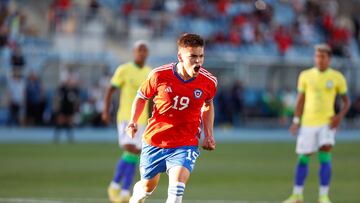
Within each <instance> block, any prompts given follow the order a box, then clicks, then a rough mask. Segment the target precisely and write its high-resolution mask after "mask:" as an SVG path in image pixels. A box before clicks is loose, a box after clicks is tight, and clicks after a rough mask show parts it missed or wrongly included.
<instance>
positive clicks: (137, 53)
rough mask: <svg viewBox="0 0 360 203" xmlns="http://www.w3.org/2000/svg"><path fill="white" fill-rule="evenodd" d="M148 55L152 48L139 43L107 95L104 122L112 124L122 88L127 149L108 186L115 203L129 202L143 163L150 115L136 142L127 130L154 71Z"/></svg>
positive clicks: (121, 126)
mask: <svg viewBox="0 0 360 203" xmlns="http://www.w3.org/2000/svg"><path fill="white" fill-rule="evenodd" d="M147 56H148V46H147V44H146V42H144V41H138V42H136V43H135V45H134V61H133V62H129V63H125V64H123V65H120V66H119V67H118V68H117V69H116V71H115V73H114V75H113V77H112V79H111V84H110V86H109V88H108V89H107V92H106V95H105V106H104V111H103V113H102V119H103V120H104V121H105V122H106V123H109V122H110V114H109V110H110V103H111V97H112V95H113V93H114V92H115V91H116V90H117V89H121V94H120V102H119V109H118V111H117V128H118V135H119V145H120V146H121V147H122V148H123V150H124V153H123V155H122V157H121V158H120V160H119V162H118V164H117V167H116V170H115V174H114V178H113V180H112V182H111V183H110V186H109V187H108V196H109V200H110V201H111V202H119V203H123V202H128V200H129V198H130V187H131V184H132V182H133V179H134V176H135V173H136V169H137V164H138V162H139V154H140V150H141V143H142V141H141V135H142V134H143V131H144V130H145V126H146V124H147V119H148V118H149V115H148V112H147V111H144V112H143V113H142V115H141V117H140V119H139V131H138V132H137V134H136V136H135V138H134V139H131V138H130V137H129V136H127V134H126V127H127V125H128V122H129V119H130V114H131V112H130V111H131V105H132V102H133V100H134V98H135V96H136V95H137V90H138V89H139V87H140V85H141V84H142V82H143V81H145V80H146V78H147V76H148V74H149V73H150V71H151V69H150V67H148V66H146V65H145V62H146V59H147ZM120 183H121V184H120Z"/></svg>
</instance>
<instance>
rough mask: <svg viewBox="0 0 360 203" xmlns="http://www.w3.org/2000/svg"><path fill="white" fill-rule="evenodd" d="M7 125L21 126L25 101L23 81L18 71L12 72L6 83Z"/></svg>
mask: <svg viewBox="0 0 360 203" xmlns="http://www.w3.org/2000/svg"><path fill="white" fill-rule="evenodd" d="M7 95H8V96H7V98H8V109H9V116H8V125H9V126H12V125H21V124H22V123H23V111H24V100H25V81H24V79H23V78H22V76H21V73H20V71H19V70H14V71H13V74H12V76H11V78H9V79H8V83H7Z"/></svg>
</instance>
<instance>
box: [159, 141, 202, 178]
mask: <svg viewBox="0 0 360 203" xmlns="http://www.w3.org/2000/svg"><path fill="white" fill-rule="evenodd" d="M199 155H200V151H199V149H198V147H196V146H189V147H179V148H176V149H174V150H173V151H172V153H171V155H170V156H169V157H167V158H166V168H167V173H168V174H169V179H170V180H171V179H174V180H175V181H178V180H179V179H183V180H184V181H187V179H188V178H189V176H190V174H191V172H192V171H193V169H194V167H195V162H196V159H197V158H198V156H199ZM184 181H180V182H184Z"/></svg>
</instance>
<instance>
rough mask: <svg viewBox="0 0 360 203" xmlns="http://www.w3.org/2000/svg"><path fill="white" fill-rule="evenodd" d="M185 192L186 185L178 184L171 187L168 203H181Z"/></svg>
mask: <svg viewBox="0 0 360 203" xmlns="http://www.w3.org/2000/svg"><path fill="white" fill-rule="evenodd" d="M184 191H185V183H181V182H176V183H173V184H171V185H169V188H168V198H167V200H166V203H181V202H182V197H183V195H184Z"/></svg>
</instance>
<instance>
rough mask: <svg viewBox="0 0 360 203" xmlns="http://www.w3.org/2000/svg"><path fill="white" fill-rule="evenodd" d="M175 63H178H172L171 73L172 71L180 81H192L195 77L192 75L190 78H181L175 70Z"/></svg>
mask: <svg viewBox="0 0 360 203" xmlns="http://www.w3.org/2000/svg"><path fill="white" fill-rule="evenodd" d="M177 64H178V63H177V62H176V63H173V64H172V65H173V73H174V75H175V76H176V77H177V78H178V79H179V80H180V81H181V82H183V83H188V82H191V81H193V80H195V79H196V77H192V78H190V79H188V80H184V79H182V77H181V76H180V75H179V73H178V72H177V70H176V65H177Z"/></svg>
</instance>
